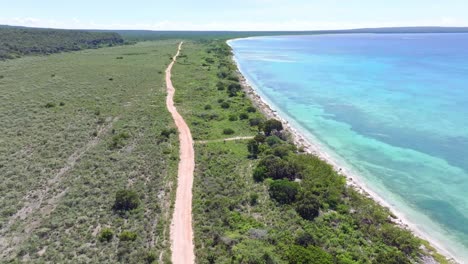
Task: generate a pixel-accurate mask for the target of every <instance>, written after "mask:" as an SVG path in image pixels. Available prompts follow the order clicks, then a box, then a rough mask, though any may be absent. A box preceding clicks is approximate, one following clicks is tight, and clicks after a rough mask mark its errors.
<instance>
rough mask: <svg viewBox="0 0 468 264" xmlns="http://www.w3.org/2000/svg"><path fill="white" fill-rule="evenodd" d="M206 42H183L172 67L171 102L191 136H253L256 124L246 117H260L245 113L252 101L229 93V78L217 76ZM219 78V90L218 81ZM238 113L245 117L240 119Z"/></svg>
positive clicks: (198, 137) (201, 137) (196, 138)
mask: <svg viewBox="0 0 468 264" xmlns="http://www.w3.org/2000/svg"><path fill="white" fill-rule="evenodd" d="M210 48H213V46H210V45H209V44H207V43H199V42H186V43H184V46H183V49H182V53H181V55H180V59H179V60H178V62H177V64H176V65H175V67H174V69H173V76H174V77H173V78H174V86H175V87H176V90H177V91H176V94H175V103H176V106H177V107H178V110H179V112H180V113H181V115H182V116H183V117H184V119H185V121H186V122H187V124H188V125H189V126H190V129H191V132H192V135H193V138H194V140H213V139H222V138H228V137H237V136H253V135H255V134H256V133H257V129H256V128H252V127H250V126H249V125H248V124H249V119H251V118H261V115H260V114H259V113H249V112H248V111H247V110H248V108H249V107H252V103H251V102H250V101H249V100H248V99H247V98H246V97H244V96H243V95H242V93H239V95H238V96H232V97H230V96H229V93H228V91H227V85H228V84H229V83H230V81H229V80H220V79H219V77H218V73H219V71H218V65H217V64H216V63H215V61H218V60H217V58H216V54H215V52H210V53H207V50H209V49H210ZM220 82H223V83H224V86H223V89H222V90H219V89H220V88H219V87H218V83H220ZM242 114H247V115H248V117H247V118H245V117H244V119H241V115H242ZM226 129H232V130H233V133H226V134H225V133H224V132H225V131H224V130H226Z"/></svg>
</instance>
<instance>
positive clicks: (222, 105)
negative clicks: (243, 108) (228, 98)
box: [221, 102, 231, 109]
mask: <svg viewBox="0 0 468 264" xmlns="http://www.w3.org/2000/svg"><path fill="white" fill-rule="evenodd" d="M230 106H231V105H230V104H229V103H228V102H222V103H221V108H224V109H228V108H229V107H230Z"/></svg>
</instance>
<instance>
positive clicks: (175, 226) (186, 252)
mask: <svg viewBox="0 0 468 264" xmlns="http://www.w3.org/2000/svg"><path fill="white" fill-rule="evenodd" d="M182 44H183V42H181V43H180V44H179V49H178V50H177V54H176V55H175V56H174V58H173V60H172V62H171V64H169V67H167V70H166V85H167V100H166V105H167V109H168V110H169V112H170V113H171V114H172V118H174V122H175V124H176V126H177V129H178V130H179V142H180V162H179V171H178V180H177V194H176V201H175V207H174V215H173V217H172V223H171V250H172V263H174V264H190V263H195V254H194V247H193V230H192V185H193V171H194V169H195V154H194V150H193V139H192V134H191V133H190V129H189V127H188V126H187V123H185V121H184V119H183V118H182V116H181V115H180V114H179V112H177V109H176V107H175V106H174V93H175V88H174V86H173V85H172V81H171V70H172V66H174V64H175V62H176V60H177V57H178V56H179V54H180V50H181V48H182Z"/></svg>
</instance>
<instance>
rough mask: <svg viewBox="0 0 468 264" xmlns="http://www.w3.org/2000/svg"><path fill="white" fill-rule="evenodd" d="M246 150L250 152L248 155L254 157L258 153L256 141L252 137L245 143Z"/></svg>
mask: <svg viewBox="0 0 468 264" xmlns="http://www.w3.org/2000/svg"><path fill="white" fill-rule="evenodd" d="M247 150H248V151H249V153H250V155H249V156H250V157H251V158H254V159H256V158H257V156H258V153H259V150H258V142H257V141H255V140H254V139H251V140H249V142H248V143H247Z"/></svg>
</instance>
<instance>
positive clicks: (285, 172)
mask: <svg viewBox="0 0 468 264" xmlns="http://www.w3.org/2000/svg"><path fill="white" fill-rule="evenodd" d="M259 166H264V167H265V168H266V170H267V171H266V177H268V178H272V179H275V180H281V179H285V178H286V179H290V180H294V179H295V178H296V175H297V169H296V167H295V166H294V165H293V164H292V163H290V162H289V161H287V160H283V159H281V158H279V157H276V156H273V155H268V156H266V157H264V158H263V159H262V160H261V161H260V162H259Z"/></svg>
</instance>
